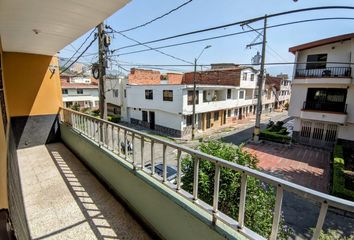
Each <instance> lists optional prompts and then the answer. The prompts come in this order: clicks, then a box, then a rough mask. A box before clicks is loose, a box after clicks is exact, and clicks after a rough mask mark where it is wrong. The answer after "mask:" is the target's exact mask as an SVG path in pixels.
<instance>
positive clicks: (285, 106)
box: [284, 102, 289, 110]
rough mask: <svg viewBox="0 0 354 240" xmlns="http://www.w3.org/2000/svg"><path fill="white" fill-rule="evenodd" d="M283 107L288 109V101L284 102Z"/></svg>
mask: <svg viewBox="0 0 354 240" xmlns="http://www.w3.org/2000/svg"><path fill="white" fill-rule="evenodd" d="M284 109H285V110H288V109H289V103H288V102H286V103H285V104H284Z"/></svg>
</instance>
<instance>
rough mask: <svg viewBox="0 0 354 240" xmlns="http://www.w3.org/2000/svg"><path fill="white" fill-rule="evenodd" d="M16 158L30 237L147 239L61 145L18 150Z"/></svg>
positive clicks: (111, 197) (139, 227) (129, 216)
mask: <svg viewBox="0 0 354 240" xmlns="http://www.w3.org/2000/svg"><path fill="white" fill-rule="evenodd" d="M98 160H99V159H98ZM18 161H19V171H20V176H21V184H22V191H23V196H24V204H25V209H26V215H27V220H28V225H29V229H30V233H31V237H32V239H38V240H39V239H85V240H86V239H150V237H149V235H148V234H147V233H146V232H145V231H144V229H143V228H142V227H141V226H140V225H139V224H138V223H137V222H136V221H135V220H134V219H133V217H132V216H131V215H130V214H129V212H127V210H126V209H124V207H123V206H122V205H121V204H120V203H119V202H118V201H117V200H116V199H115V198H114V197H113V196H112V195H111V194H110V193H109V192H108V191H107V190H106V189H105V188H104V187H103V186H102V185H101V183H100V182H99V181H98V180H97V179H96V178H95V176H93V175H92V173H91V172H90V171H88V170H87V169H86V168H85V166H83V164H82V163H81V162H80V161H79V160H78V159H77V158H76V157H75V155H73V153H71V152H70V151H69V150H68V149H67V148H66V147H65V146H64V145H63V144H62V143H55V144H49V145H45V146H44V145H42V146H36V147H32V148H27V149H21V150H18Z"/></svg>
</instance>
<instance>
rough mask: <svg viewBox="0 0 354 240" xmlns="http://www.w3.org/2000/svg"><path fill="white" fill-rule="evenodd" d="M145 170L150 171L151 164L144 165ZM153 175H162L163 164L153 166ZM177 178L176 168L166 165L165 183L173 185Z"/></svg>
mask: <svg viewBox="0 0 354 240" xmlns="http://www.w3.org/2000/svg"><path fill="white" fill-rule="evenodd" d="M145 168H147V169H149V170H150V171H151V164H150V163H149V164H146V165H145ZM155 173H156V174H157V175H159V176H160V177H162V174H163V164H162V163H158V164H156V165H155ZM176 178H177V168H176V167H175V166H171V165H167V181H169V182H170V183H175V182H176Z"/></svg>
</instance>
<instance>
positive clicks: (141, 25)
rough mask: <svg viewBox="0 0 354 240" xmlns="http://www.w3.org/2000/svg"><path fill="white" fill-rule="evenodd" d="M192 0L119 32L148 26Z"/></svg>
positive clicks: (190, 0)
mask: <svg viewBox="0 0 354 240" xmlns="http://www.w3.org/2000/svg"><path fill="white" fill-rule="evenodd" d="M192 1H193V0H189V1H187V2H185V3H183V4H181V5H179V6H177V7H175V8H174V9H171V10H170V11H168V12H167V13H164V14H162V15H161V16H159V17H156V18H154V19H152V20H150V21H148V22H146V23H143V24H140V25H138V26H135V27H132V28H128V29H125V30H122V31H119V33H124V32H129V31H132V30H135V29H138V28H142V27H145V26H147V25H149V24H151V23H153V22H155V21H157V20H159V19H161V18H163V17H166V16H167V15H169V14H171V13H173V12H175V11H177V10H178V9H180V8H182V7H184V6H186V5H187V4H189V3H191V2H192Z"/></svg>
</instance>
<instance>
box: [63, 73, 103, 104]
mask: <svg viewBox="0 0 354 240" xmlns="http://www.w3.org/2000/svg"><path fill="white" fill-rule="evenodd" d="M61 88H62V96H63V105H64V107H71V106H73V105H77V106H79V108H97V107H98V101H99V97H98V91H99V90H98V81H97V80H96V79H94V78H91V77H71V76H68V75H65V76H61Z"/></svg>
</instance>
